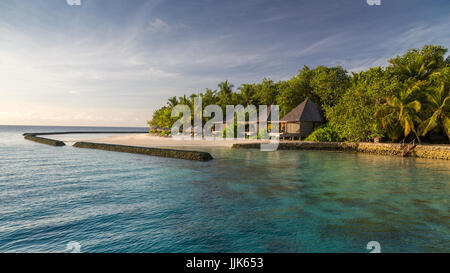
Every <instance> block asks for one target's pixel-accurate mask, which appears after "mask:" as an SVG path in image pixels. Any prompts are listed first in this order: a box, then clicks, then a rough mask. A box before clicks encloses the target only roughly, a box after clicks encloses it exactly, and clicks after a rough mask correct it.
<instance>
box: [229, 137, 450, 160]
mask: <svg viewBox="0 0 450 273" xmlns="http://www.w3.org/2000/svg"><path fill="white" fill-rule="evenodd" d="M232 147H233V148H234V149H259V147H260V143H238V144H233V146H232ZM409 148H412V146H405V145H402V144H398V143H392V144H391V143H369V142H367V143H366V142H360V143H347V142H303V141H302V142H300V141H297V142H280V143H279V146H278V149H279V150H325V151H345V152H361V153H370V154H378V155H390V156H406V157H418V158H430V159H445V160H449V159H450V145H417V146H416V147H415V148H414V149H412V150H409Z"/></svg>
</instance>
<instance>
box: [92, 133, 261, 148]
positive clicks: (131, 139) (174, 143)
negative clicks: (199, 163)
mask: <svg viewBox="0 0 450 273" xmlns="http://www.w3.org/2000/svg"><path fill="white" fill-rule="evenodd" d="M85 141H88V142H94V143H106V144H118V145H130V146H142V147H227V148H230V147H231V146H232V145H233V144H234V143H243V142H245V143H256V142H262V141H261V140H225V139H222V140H204V139H203V140H195V139H189V140H182V139H176V138H172V137H160V136H153V135H150V134H145V133H144V134H134V135H118V136H110V137H107V138H99V139H89V140H85Z"/></svg>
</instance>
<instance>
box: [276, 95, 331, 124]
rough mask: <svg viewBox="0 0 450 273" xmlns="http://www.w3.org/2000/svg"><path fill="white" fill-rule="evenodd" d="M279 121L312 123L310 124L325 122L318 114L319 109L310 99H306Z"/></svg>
mask: <svg viewBox="0 0 450 273" xmlns="http://www.w3.org/2000/svg"><path fill="white" fill-rule="evenodd" d="M281 121H286V122H298V121H312V122H325V119H324V118H323V117H322V114H321V113H320V109H319V107H318V106H317V105H316V104H315V103H314V102H313V101H312V100H310V99H306V100H305V101H304V102H302V103H300V104H299V105H298V106H297V107H295V108H294V109H292V111H291V112H289V113H287V114H286V116H284V117H283V118H282V119H281Z"/></svg>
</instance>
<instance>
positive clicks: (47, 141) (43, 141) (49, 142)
mask: <svg viewBox="0 0 450 273" xmlns="http://www.w3.org/2000/svg"><path fill="white" fill-rule="evenodd" d="M24 138H25V139H26V140H31V141H34V142H39V143H41V144H46V145H51V146H65V145H66V144H65V143H64V142H62V141H59V140H54V139H50V138H45V137H38V136H36V135H35V134H24Z"/></svg>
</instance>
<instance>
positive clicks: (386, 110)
mask: <svg viewBox="0 0 450 273" xmlns="http://www.w3.org/2000/svg"><path fill="white" fill-rule="evenodd" d="M424 85H425V83H424V82H422V81H417V82H415V83H414V84H412V86H411V87H407V88H403V89H401V90H399V91H398V92H396V94H394V95H392V97H390V98H387V101H386V103H385V104H384V105H383V107H382V108H381V110H380V111H379V112H378V113H377V115H378V116H380V115H381V116H382V121H381V124H382V126H383V127H384V129H385V130H387V131H388V133H389V130H393V131H395V128H396V127H397V126H395V125H396V123H397V124H398V123H400V126H401V127H402V129H403V134H404V136H405V138H406V137H407V136H408V135H409V134H410V133H411V132H413V133H414V135H415V138H416V139H417V141H418V142H419V144H421V140H420V137H419V134H418V131H417V129H416V124H420V123H421V120H420V118H419V115H418V113H419V111H420V110H421V108H422V104H421V103H420V101H419V100H417V93H418V92H419V91H420V90H422V88H423V87H424Z"/></svg>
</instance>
